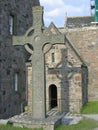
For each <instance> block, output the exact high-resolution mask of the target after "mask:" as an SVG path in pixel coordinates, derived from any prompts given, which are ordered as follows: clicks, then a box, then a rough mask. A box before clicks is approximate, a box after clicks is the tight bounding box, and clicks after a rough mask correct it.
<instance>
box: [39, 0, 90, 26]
mask: <svg viewBox="0 0 98 130" xmlns="http://www.w3.org/2000/svg"><path fill="white" fill-rule="evenodd" d="M40 4H41V6H44V23H45V26H49V24H50V22H51V21H52V22H53V23H54V24H55V25H56V26H64V21H65V16H66V14H67V16H87V15H90V13H91V12H90V0H40Z"/></svg>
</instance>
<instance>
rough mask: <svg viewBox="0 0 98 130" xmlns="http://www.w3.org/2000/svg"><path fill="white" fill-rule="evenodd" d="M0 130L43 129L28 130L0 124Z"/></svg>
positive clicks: (23, 129) (22, 129)
mask: <svg viewBox="0 0 98 130" xmlns="http://www.w3.org/2000/svg"><path fill="white" fill-rule="evenodd" d="M0 130H43V129H28V128H20V127H13V126H12V125H1V124H0Z"/></svg>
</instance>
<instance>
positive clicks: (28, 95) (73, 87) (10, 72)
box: [0, 0, 98, 118]
mask: <svg viewBox="0 0 98 130" xmlns="http://www.w3.org/2000/svg"><path fill="white" fill-rule="evenodd" d="M27 3H28V4H27ZM35 5H39V1H38V0H29V1H28V0H25V2H24V1H22V0H20V1H15V0H7V1H6V2H5V1H0V118H8V117H11V116H13V115H16V114H19V113H21V112H23V111H24V108H25V106H28V108H29V111H31V110H32V109H31V108H32V91H31V89H32V85H31V83H32V68H31V62H30V61H28V57H29V54H28V53H27V52H26V51H25V49H24V47H20V46H16V47H15V46H13V45H12V36H13V35H17V36H20V35H24V33H25V32H26V31H27V29H29V28H30V27H31V25H32V19H33V17H32V6H35ZM91 22H93V17H75V18H67V20H66V23H65V27H63V28H58V30H59V31H60V32H61V33H64V34H65V35H66V39H65V44H63V45H60V44H55V45H53V46H52V48H51V50H50V51H49V52H47V53H46V54H45V70H46V71H45V77H46V97H45V99H46V110H47V111H48V110H50V109H52V108H54V107H57V109H58V110H59V111H66V112H68V111H71V112H79V111H80V108H81V107H82V106H83V104H84V103H85V102H87V101H95V100H98V61H97V59H98V45H97V44H98V38H97V35H98V27H97V26H95V25H93V24H91ZM55 29H56V28H55V26H54V25H53V24H51V26H50V30H51V31H52V32H53V33H55Z"/></svg>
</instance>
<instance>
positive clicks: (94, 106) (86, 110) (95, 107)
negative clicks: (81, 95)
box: [81, 101, 98, 114]
mask: <svg viewBox="0 0 98 130" xmlns="http://www.w3.org/2000/svg"><path fill="white" fill-rule="evenodd" d="M81 113H82V114H98V101H94V102H88V103H86V104H85V105H84V107H83V108H82V109H81Z"/></svg>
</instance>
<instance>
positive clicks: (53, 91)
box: [49, 84, 57, 109]
mask: <svg viewBox="0 0 98 130" xmlns="http://www.w3.org/2000/svg"><path fill="white" fill-rule="evenodd" d="M49 98H50V109H52V108H54V107H57V87H56V85H55V84H51V85H50V86H49Z"/></svg>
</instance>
